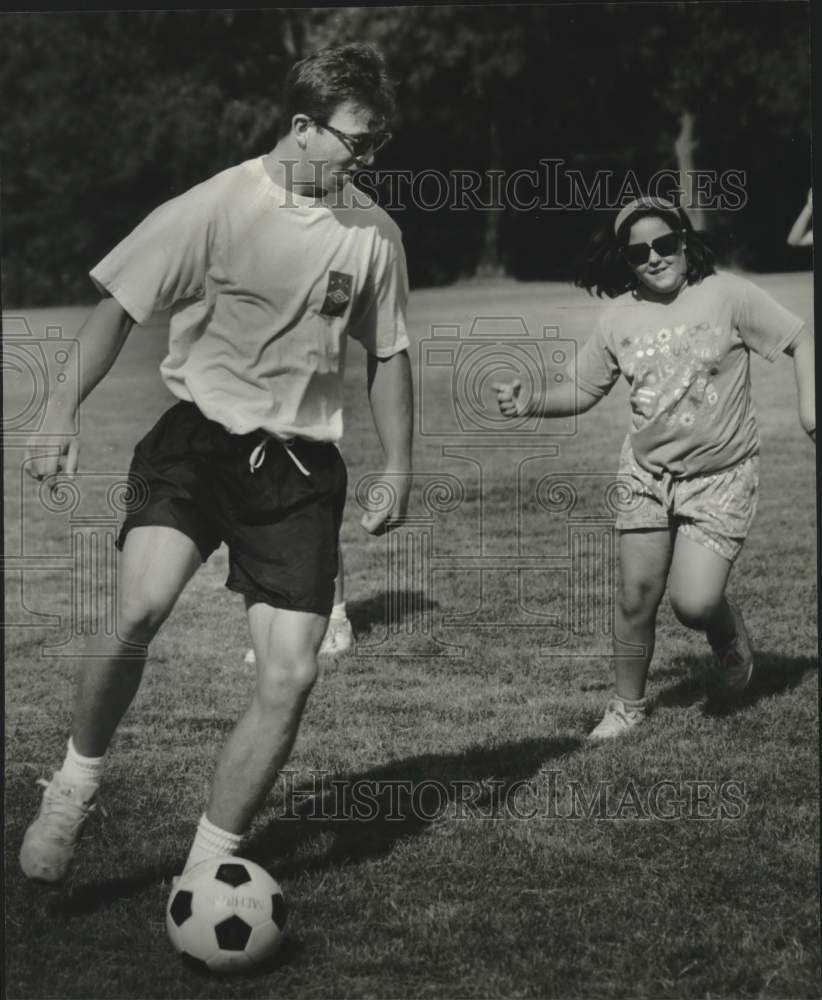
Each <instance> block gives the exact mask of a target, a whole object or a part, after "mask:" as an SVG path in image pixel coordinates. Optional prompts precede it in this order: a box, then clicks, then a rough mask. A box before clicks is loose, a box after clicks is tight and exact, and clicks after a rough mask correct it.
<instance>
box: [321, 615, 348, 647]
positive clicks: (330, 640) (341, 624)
mask: <svg viewBox="0 0 822 1000" xmlns="http://www.w3.org/2000/svg"><path fill="white" fill-rule="evenodd" d="M353 645H354V630H353V629H352V628H351V622H350V621H349V620H348V619H347V618H342V619H340V620H339V621H338V620H337V619H335V618H330V619H329V620H328V628H327V629H326V630H325V635H324V636H323V641H322V645H321V646H320V652H319V655H320V656H341V655H342V654H343V653H347V652H348V650H349V649H351V647H352V646H353Z"/></svg>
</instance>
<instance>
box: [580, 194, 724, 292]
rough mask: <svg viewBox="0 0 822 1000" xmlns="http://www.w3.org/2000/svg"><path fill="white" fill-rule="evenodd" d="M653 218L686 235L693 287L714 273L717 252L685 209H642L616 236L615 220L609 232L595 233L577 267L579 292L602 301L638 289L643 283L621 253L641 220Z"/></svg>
mask: <svg viewBox="0 0 822 1000" xmlns="http://www.w3.org/2000/svg"><path fill="white" fill-rule="evenodd" d="M649 215H655V216H658V217H659V218H660V219H662V221H663V222H665V223H666V224H667V225H669V226H670V227H671V230H672V231H673V232H680V233H682V234H683V235H684V237H685V259H686V261H687V263H688V267H687V270H686V272H685V277H686V280H687V282H688V284H689V285H692V284H694V283H695V282H697V281H701V280H702V279H703V278H705V277H707V276H708V275H709V274H713V273H714V260H715V257H714V252H713V250H712V249H711V248H710V247H709V246H708V244H707V243H706V242H705V235H704V233H701V232H698V231H697V230H696V229H694V227H693V226H692V225H691V220H690V219H689V218H688V216H687V215H686V214H685V211H684V210H683V209H682V208H677V207H675V206H671V209H670V211H669V210H666V209H664V208H660V207H658V206H653V205H640V206H637V208H636V209H635V210H634V211H633V212H631V213H630V214H629V215H628V216H627V217H626V218H625V219H624V220H623V221H622V222H621V223H620V225H619V228H618V230H617V231H616V232H614V219H613V217H612V218H611V219H609V221H608V226H607V228H603V229H601V230H600V231H598V232H596V233H594V235H593V236H592V237H591V239H590V241H589V243H588V246H587V247H586V248H585V250H584V251H583V255H582V258H581V260H580V261H579V263H578V265H577V267H576V277H575V279H574V284H575V285H576V286H577V288H585V289H586V290H587V291H589V292H591V293H594V292H596V294H597V295H598V296H599V297H600V298H601V297H602V296H603V294H604V295H607V296H608V297H609V298H612V299H613V298H616V296H617V295H622V294H623V293H624V292H629V291H632V290H633V289H634V288H636V287H637V285H638V284H639V279H638V278H637V276H636V275H635V274H634V272H633V271H632V270H631V268H630V267H629V266H628V264H627V263H626V261H625V259H624V258H623V256H622V254H621V253H620V249H621V248H622V247H624V246H625V245H626V244H627V243H628V237H629V236H630V233H631V226H633V224H634V223H635V222H636V221H637V219H642V218H646V217H647V216H649Z"/></svg>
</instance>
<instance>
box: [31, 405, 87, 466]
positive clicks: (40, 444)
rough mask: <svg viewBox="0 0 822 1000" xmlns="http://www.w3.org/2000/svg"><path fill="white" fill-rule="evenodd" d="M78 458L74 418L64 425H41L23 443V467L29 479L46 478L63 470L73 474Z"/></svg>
mask: <svg viewBox="0 0 822 1000" xmlns="http://www.w3.org/2000/svg"><path fill="white" fill-rule="evenodd" d="M79 457H80V439H79V437H78V435H77V430H76V427H75V422H74V419H73V418H72V419H71V420H68V421H67V424H66V426H64V427H61V426H59V424H55V425H54V426H53V427H48V426H47V427H44V428H43V429H42V430H40V431H38V432H37V433H36V434H32V436H31V437H30V438H29V439H28V441H27V442H26V453H25V469H26V472H27V473H28V474H29V475H30V476H31V477H32V479H45V478H46V477H48V476H53V475H56V473H58V472H62V473H63V474H64V475H66V476H73V475H74V474H75V472H77V464H78V461H79Z"/></svg>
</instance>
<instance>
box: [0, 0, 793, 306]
mask: <svg viewBox="0 0 822 1000" xmlns="http://www.w3.org/2000/svg"><path fill="white" fill-rule="evenodd" d="M808 17H809V10H808V5H807V4H805V3H794V2H787V3H785V2H763V3H752V4H749V3H745V4H723V3H713V2H709V3H695V4H694V3H682V4H679V3H668V4H626V5H623V4H584V5H579V6H576V5H557V6H543V5H533V6H474V7H472V6H451V5H435V6H429V7H416V6H414V7H382V8H380V7H370V8H366V7H351V8H314V9H277V10H245V11H191V10H189V11H121V12H105V13H100V12H94V13H79V12H74V13H32V14H6V15H3V17H2V22H0V25H1V26H2V56H3V58H2V60H0V93H1V94H2V97H3V106H4V108H5V109H6V122H5V127H4V129H3V131H2V136H0V167H1V168H2V178H1V179H0V210H2V281H3V301H4V305H5V306H6V307H7V308H8V307H9V306H19V305H39V304H48V303H64V302H72V301H87V300H89V299H90V298H91V296H92V291H91V286H90V284H89V281H88V277H87V272H88V270H89V268H90V267H91V266H93V264H94V263H96V261H97V260H98V259H99V258H100V257H101V256H102V255H103V254H105V253H106V252H107V251H108V250H109V249H110V248H111V247H112V246H113V245H114V244H115V243H116V242H118V241H119V240H120V239H122V237H123V236H125V235H126V233H128V232H129V231H130V229H132V228H133V227H134V226H135V225H136V224H137V222H139V221H140V219H142V218H143V216H144V215H146V214H147V212H148V211H150V210H151V209H152V208H154V207H155V206H156V205H157V204H159V203H160V202H161V201H164V200H166V199H167V198H170V197H172V196H174V195H175V194H178V193H180V192H181V191H183V190H185V189H186V188H187V187H189V186H191V185H192V184H194V183H196V182H198V181H200V180H203V179H205V178H206V177H208V176H210V175H211V174H213V173H215V172H216V171H218V170H221V169H223V168H225V167H227V166H230V165H231V164H234V163H237V162H239V161H241V160H243V159H246V158H248V157H250V156H254V155H259V154H261V153H263V152H265V151H267V150H268V149H269V148H271V146H273V144H274V142H275V141H276V135H277V129H278V125H279V117H280V106H279V92H280V88H281V85H282V81H283V79H284V76H285V73H286V72H287V70H288V67H289V66H290V65H291V63H292V62H293V61H294V60H295V59H296V58H299V57H301V56H302V55H304V54H307V53H308V52H309V51H312V50H314V49H315V48H317V47H319V46H323V45H327V44H333V43H336V42H341V41H349V40H365V41H372V42H374V43H375V44H377V45H378V46H379V47H380V48H381V50H382V51H383V52H384V54H385V56H386V59H387V61H388V63H389V66H390V68H391V71H392V75H393V76H394V78H395V79H396V80H397V83H398V97H399V110H398V114H397V119H396V121H395V122H394V123H393V131H394V139H393V141H392V143H391V144H390V145H389V146H388V147H386V149H385V150H384V151H383V152H382V153H381V154H380V157H379V163H378V164H377V165H376V168H377V169H375V172H374V174H373V175H372V176H370V177H365V178H363V183H364V185H367V184H369V183H370V184H371V186H372V187H371V189H372V190H374V192H375V193H376V195H377V197H378V200H381V201H382V202H384V203H385V204H386V208H387V210H388V211H390V212H391V213H392V214H393V215H394V216H395V218H396V219H397V221H398V223H399V224H400V226H401V228H402V230H403V234H404V239H405V242H406V247H407V251H408V258H409V269H410V276H411V280H412V284H413V285H416V286H420V285H431V284H441V283H446V282H450V281H454V280H456V279H459V278H467V277H471V276H477V275H479V276H484V275H500V274H507V275H510V276H512V277H515V278H520V279H544V278H566V277H568V275H569V274H570V272H571V269H572V266H573V262H574V260H575V259H576V256H577V255H578V254H579V252H580V250H581V248H582V246H583V245H584V242H585V241H586V239H587V237H588V235H589V234H590V232H591V230H592V228H593V227H595V226H596V225H597V223H598V221H599V220H600V219H601V218H602V212H601V209H602V208H604V207H606V206H607V205H608V204H610V203H611V202H613V200H614V199H615V198H617V199H621V198H624V197H628V196H629V195H630V194H632V193H633V190H634V187H638V188H640V189H647V188H648V186H649V185H653V184H654V183H658V185H659V186H660V189H661V191H662V189H665V187H666V186H667V187H668V188H670V187H674V186H676V185H677V184H680V185H681V184H682V181H683V179H684V180H685V181H686V184H685V187H688V185H690V189H689V190H687V191H686V195H687V198H688V199H689V202H688V203H689V204H691V205H692V206H693V209H692V211H693V215H694V221H695V222H696V223H697V224H699V225H701V226H703V227H704V228H705V229H706V230H707V231H708V233H709V234H710V236H711V238H712V239H713V240H714V242H715V244H716V245H717V248H718V250H719V253H720V257H721V259H722V260H723V261H724V262H725V263H728V264H733V265H737V266H741V267H744V268H749V269H754V270H755V269H785V268H792V267H797V266H807V263H808V262H807V260H806V258H805V256H804V255H803V253H802V252H801V251H796V250H794V249H791V248H788V247H786V246H785V233H786V232H787V230H788V228H789V226H790V223H791V221H792V219H793V217H794V216H795V215H796V212H797V211H798V210H799V208H800V207H801V205H802V203H803V201H804V198H805V194H806V191H807V188H808V185H809V180H810V140H811V135H810V110H809V105H810V98H809V89H810V78H809V66H810V58H809V51H808V47H809V25H808ZM403 182H404V188H403ZM444 185H445V186H446V187H447V188H448V189H447V190H446V187H444ZM506 186H507V187H506ZM695 186H696V187H695ZM700 202H702V203H704V205H705V206H706V207H705V208H704V209H701V208H700ZM800 258H801V259H800Z"/></svg>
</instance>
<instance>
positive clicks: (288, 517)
mask: <svg viewBox="0 0 822 1000" xmlns="http://www.w3.org/2000/svg"><path fill="white" fill-rule="evenodd" d="M263 442H265V450H264V451H263V452H262V453H261V451H259V450H258V452H257V454H256V458H257V462H258V463H259V462H260V459H262V461H261V464H259V467H258V468H257V469H256V471H254V472H252V471H251V468H250V459H251V457H252V454H253V453H254V451H255V448H257V447H258V446H259V445H261V444H262V443H263ZM289 448H290V451H291V453H290V454H289V450H288V449H286V447H285V445H283V444H282V443H281V442H279V441H277V440H276V439H274V438H268V437H267V435H265V434H264V433H263V432H261V431H256V432H254V433H253V434H229V432H228V431H227V430H226V429H225V428H224V427H223V426H222V425H221V424H218V423H215V422H214V421H212V420H208V419H206V417H204V416H203V414H202V413H201V412H200V411H199V409H197V407H196V406H195V405H194V404H193V403H186V402H179V403H177V404H176V405H175V406H172V407H171V409H170V410H167V411H166V412H165V413H164V414H163V415H162V417H160V419H159V420H158V421H157V423H156V424H155V425H154V427H153V428H152V429H151V430H150V431H149V432H148V434H147V435H146V436H145V437H144V438H143V440H142V441H140V443H139V444H138V445H137V447H136V448H135V449H134V458H133V459H132V463H131V469H130V472H129V475H130V477H134V480H135V481H134V482H133V485H132V491H131V495H132V496H133V497H134V498H135V508H134V509H133V510H131V511H130V512H129V513H128V514H127V516H126V520H125V522H124V524H123V527H122V530H121V532H120V537H119V539H118V540H117V545H118V548H122V547H123V542H124V540H125V537H126V535H127V534H128V532H129V531H130V530H131V529H132V528H137V527H142V526H146V525H163V526H165V527H169V528H176V529H177V530H178V531H181V532H182V533H183V534H184V535H187V536H188V537H189V538H190V539H191V540H192V541H193V542H194V543H195V545H196V546H197V548H198V549H199V550H200V554H201V555H202V557H203V561H205V560H206V559H208V557H209V556H210V555H211V553H212V552H214V550H215V549H216V548H217V547H218V546H219V544H220V542H225V543H226V545H227V546H228V553H229V567H230V568H229V574H228V579H227V580H226V586H227V587H228V588H229V589H230V590H235V591H237V592H238V593H240V594H245V595H246V596H247V597H249V598H251V599H252V600H253V601H260V602H263V603H265V604H270V605H271V606H272V607H275V608H287V609H291V610H295V611H312V612H314V613H315V614H321V615H328V614H329V613H330V611H331V606H332V603H333V597H334V578H335V577H336V575H337V544H338V539H339V532H340V524H341V522H342V514H343V507H344V506H345V491H346V484H347V476H346V470H345V463H344V462H343V460H342V456H341V455H340V453H339V451H338V449H337V448H336V447H335V446H334V445H333V444H328V443H324V442H314V441H304V440H300V439H297V440H295V441H293V442H292V443H291V444H290V445H289ZM298 463H299V464H300V465H302V467H303V469H304V470H305V471H301V470H300V468H299V467H298ZM306 473H307V474H306ZM137 477H139V479H138V478H137ZM146 488H147V490H148V494H147V499H145V497H146ZM138 497H140V501H138V500H137V498H138ZM142 500H144V502H141V501H142ZM138 502H139V503H140V506H139V507H138V506H137V503H138Z"/></svg>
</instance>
